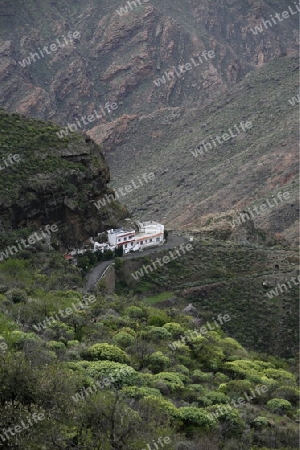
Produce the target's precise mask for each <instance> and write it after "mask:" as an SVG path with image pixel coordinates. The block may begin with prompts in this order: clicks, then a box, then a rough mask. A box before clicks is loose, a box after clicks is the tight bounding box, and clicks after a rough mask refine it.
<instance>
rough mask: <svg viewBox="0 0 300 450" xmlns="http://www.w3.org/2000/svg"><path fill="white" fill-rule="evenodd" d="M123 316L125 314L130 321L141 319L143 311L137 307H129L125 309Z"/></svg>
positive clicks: (143, 314) (143, 315)
mask: <svg viewBox="0 0 300 450" xmlns="http://www.w3.org/2000/svg"><path fill="white" fill-rule="evenodd" d="M124 314H126V315H127V316H128V317H130V318H131V319H141V318H142V317H145V313H144V311H143V310H142V308H139V307H138V306H129V307H128V308H126V309H125V311H124Z"/></svg>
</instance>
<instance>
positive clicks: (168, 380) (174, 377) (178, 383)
mask: <svg viewBox="0 0 300 450" xmlns="http://www.w3.org/2000/svg"><path fill="white" fill-rule="evenodd" d="M153 379H154V380H155V381H158V382H160V381H162V382H163V383H164V384H165V385H166V386H168V388H169V389H170V390H171V391H175V390H177V389H183V388H184V384H183V382H182V380H181V378H180V376H179V374H177V373H174V372H160V373H158V374H156V375H154V377H153Z"/></svg>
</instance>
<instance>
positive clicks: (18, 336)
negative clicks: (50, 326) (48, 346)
mask: <svg viewBox="0 0 300 450" xmlns="http://www.w3.org/2000/svg"><path fill="white" fill-rule="evenodd" d="M7 340H9V342H11V343H12V345H13V347H14V348H16V349H18V350H22V349H23V348H24V346H25V345H26V344H27V343H29V342H41V339H40V338H39V337H38V336H37V335H36V334H35V333H24V332H23V331H18V330H16V331H13V332H12V333H10V334H9V336H8V338H7Z"/></svg>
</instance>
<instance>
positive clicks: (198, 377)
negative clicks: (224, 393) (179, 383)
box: [192, 369, 214, 382]
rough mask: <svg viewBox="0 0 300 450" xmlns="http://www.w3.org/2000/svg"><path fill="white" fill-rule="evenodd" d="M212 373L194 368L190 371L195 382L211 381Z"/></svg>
mask: <svg viewBox="0 0 300 450" xmlns="http://www.w3.org/2000/svg"><path fill="white" fill-rule="evenodd" d="M213 376H214V375H213V373H212V372H202V370H199V369H196V370H194V372H193V373H192V379H193V381H195V382H199V381H204V382H206V381H211V380H212V379H213Z"/></svg>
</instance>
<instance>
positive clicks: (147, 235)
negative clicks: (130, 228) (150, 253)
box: [135, 220, 165, 250]
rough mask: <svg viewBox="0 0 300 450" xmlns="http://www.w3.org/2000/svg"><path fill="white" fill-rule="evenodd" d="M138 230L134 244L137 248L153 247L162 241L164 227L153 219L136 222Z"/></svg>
mask: <svg viewBox="0 0 300 450" xmlns="http://www.w3.org/2000/svg"><path fill="white" fill-rule="evenodd" d="M137 225H138V227H139V232H138V233H137V234H136V235H135V240H136V244H137V246H138V247H139V250H144V249H145V248H148V247H155V246H157V245H162V244H163V243H164V229H165V227H164V226H163V225H161V224H160V223H157V222H154V221H153V220H151V221H148V222H138V223H137Z"/></svg>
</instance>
